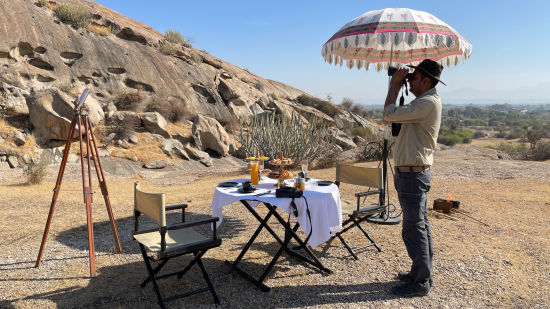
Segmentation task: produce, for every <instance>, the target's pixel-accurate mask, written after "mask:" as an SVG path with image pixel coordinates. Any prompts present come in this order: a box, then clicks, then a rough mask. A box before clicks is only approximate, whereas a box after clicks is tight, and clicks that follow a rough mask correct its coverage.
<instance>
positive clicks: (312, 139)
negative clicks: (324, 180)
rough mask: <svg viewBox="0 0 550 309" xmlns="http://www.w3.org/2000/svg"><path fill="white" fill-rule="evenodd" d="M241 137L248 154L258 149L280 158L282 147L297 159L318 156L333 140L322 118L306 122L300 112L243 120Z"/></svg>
mask: <svg viewBox="0 0 550 309" xmlns="http://www.w3.org/2000/svg"><path fill="white" fill-rule="evenodd" d="M239 139H240V142H241V143H242V145H243V146H244V148H245V149H246V155H247V156H254V154H255V151H256V150H259V152H260V153H261V154H262V155H265V156H269V157H270V158H277V157H278V156H279V153H280V152H281V151H282V152H283V154H284V156H285V157H288V158H292V159H293V160H294V162H300V161H301V160H303V159H309V160H314V159H317V158H319V156H320V155H321V154H322V153H323V150H324V149H325V148H324V145H325V144H326V143H330V142H331V137H330V136H329V135H328V127H327V126H326V125H323V124H322V122H321V121H320V120H319V119H312V120H310V121H309V122H308V123H304V122H303V121H302V120H301V119H300V117H299V116H297V115H293V116H292V117H291V118H283V117H279V116H277V115H272V114H268V115H267V116H265V117H254V118H252V120H250V122H249V123H242V124H241V129H240V134H239Z"/></svg>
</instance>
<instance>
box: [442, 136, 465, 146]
mask: <svg viewBox="0 0 550 309" xmlns="http://www.w3.org/2000/svg"><path fill="white" fill-rule="evenodd" d="M437 141H438V142H439V143H441V144H443V145H447V146H454V145H456V144H458V143H461V142H462V137H460V136H458V135H455V134H449V135H440V136H439V137H438V138H437Z"/></svg>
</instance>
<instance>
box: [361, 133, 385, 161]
mask: <svg viewBox="0 0 550 309" xmlns="http://www.w3.org/2000/svg"><path fill="white" fill-rule="evenodd" d="M389 149H391V147H390V146H388V151H389ZM383 156H384V138H383V137H382V136H379V137H377V136H374V137H373V140H372V141H371V142H369V143H368V144H367V145H365V148H363V151H362V152H360V153H358V154H357V158H356V159H357V160H358V161H372V160H382V158H383Z"/></svg>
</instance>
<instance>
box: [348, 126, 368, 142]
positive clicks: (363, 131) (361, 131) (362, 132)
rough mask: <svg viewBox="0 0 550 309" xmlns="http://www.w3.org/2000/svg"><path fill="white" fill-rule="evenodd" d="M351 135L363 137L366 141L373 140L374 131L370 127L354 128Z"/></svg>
mask: <svg viewBox="0 0 550 309" xmlns="http://www.w3.org/2000/svg"><path fill="white" fill-rule="evenodd" d="M351 134H353V135H355V136H361V137H362V138H364V139H366V140H370V139H372V130H371V128H369V127H354V128H353V129H351Z"/></svg>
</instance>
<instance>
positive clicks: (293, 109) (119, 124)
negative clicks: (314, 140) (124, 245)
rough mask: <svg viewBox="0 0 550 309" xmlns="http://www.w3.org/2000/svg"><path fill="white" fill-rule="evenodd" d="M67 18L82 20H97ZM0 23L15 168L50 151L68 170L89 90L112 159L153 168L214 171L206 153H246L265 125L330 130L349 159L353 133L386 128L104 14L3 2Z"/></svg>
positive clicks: (8, 137)
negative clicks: (327, 109) (238, 136)
mask: <svg viewBox="0 0 550 309" xmlns="http://www.w3.org/2000/svg"><path fill="white" fill-rule="evenodd" d="M61 9H66V10H65V11H67V10H68V11H69V13H74V12H73V11H77V12H78V11H79V10H80V12H83V14H84V15H85V17H86V20H84V21H82V22H79V21H78V20H74V19H71V18H74V17H69V18H67V17H65V16H64V15H63V14H62V13H63V11H62V10H61ZM0 23H1V27H0V36H1V37H2V40H1V41H0V66H1V67H0V113H1V114H2V120H3V121H2V123H0V137H1V138H2V139H3V143H2V145H1V146H0V159H2V160H3V161H4V162H7V161H8V160H7V159H8V158H10V157H11V160H9V163H6V164H9V165H10V166H12V167H13V166H17V165H18V164H24V163H28V162H30V161H31V160H33V158H35V159H36V158H38V157H40V156H42V155H43V153H44V151H46V152H49V153H51V154H54V155H53V156H50V157H52V158H54V159H57V160H58V159H59V149H57V148H56V147H60V146H62V145H63V143H62V142H58V141H63V140H64V139H66V137H67V135H68V129H69V123H70V120H71V119H72V117H73V111H72V107H73V105H72V102H73V101H74V99H75V98H76V97H77V96H78V95H79V94H80V93H81V92H82V91H83V90H84V89H85V88H88V89H90V94H91V95H90V96H89V98H88V100H87V108H88V113H89V115H90V119H91V120H92V123H93V124H94V125H95V126H96V128H100V129H101V130H100V131H101V134H102V136H101V139H100V140H101V142H102V145H104V146H105V147H104V150H105V151H103V152H102V154H104V155H113V156H119V157H124V158H128V159H132V160H134V161H140V162H142V163H145V164H150V163H152V162H155V161H158V160H164V159H165V157H166V156H171V157H172V158H174V159H176V158H177V159H184V160H200V161H201V162H203V164H205V165H209V162H210V159H209V154H208V153H206V152H204V151H205V150H208V151H210V152H212V151H213V152H215V153H217V154H218V155H220V156H228V155H230V154H233V153H235V152H236V151H237V149H238V146H239V145H238V143H236V141H235V139H234V137H233V135H232V134H231V133H234V132H233V131H232V130H234V129H235V124H238V123H239V121H242V120H245V119H249V118H250V117H255V116H256V115H258V114H264V113H275V114H279V115H281V116H283V117H291V116H292V115H293V114H294V115H298V116H299V117H301V118H302V119H303V120H304V121H307V120H306V119H310V118H311V117H313V116H315V117H318V118H321V119H323V120H324V121H325V123H327V124H329V125H331V126H334V128H332V129H331V134H332V135H334V136H335V140H336V143H337V144H338V145H340V146H341V147H343V148H344V149H349V148H353V147H355V143H354V142H353V141H352V140H351V138H350V136H349V134H350V132H351V129H352V128H353V127H357V126H370V127H372V128H375V129H376V128H377V126H376V125H375V124H373V123H371V122H370V121H368V120H367V119H364V118H362V117H361V116H359V115H357V114H354V113H351V112H348V111H344V110H341V111H339V112H337V113H336V114H334V115H332V116H329V115H327V114H325V113H323V112H322V111H320V110H317V109H315V108H312V107H309V106H303V105H301V104H299V103H297V101H296V97H297V96H299V95H303V94H305V93H304V92H303V91H301V90H298V89H296V88H293V87H291V86H288V85H285V84H283V83H281V82H277V81H273V80H268V79H264V78H262V77H260V76H257V75H255V74H253V73H251V72H249V71H247V70H245V69H242V68H239V67H237V66H234V65H232V64H230V63H228V62H225V61H223V60H221V59H219V58H216V57H215V56H212V55H210V54H208V53H207V52H206V51H201V50H197V49H195V48H193V47H192V46H191V45H190V44H188V43H187V42H185V41H182V42H173V41H170V40H169V38H167V37H166V36H165V35H164V34H161V33H159V32H157V31H155V30H154V29H152V28H151V27H149V26H147V25H145V24H142V23H140V22H138V21H135V20H132V19H130V18H127V17H125V16H122V15H121V14H119V13H117V12H115V11H113V10H110V9H108V8H106V7H104V6H101V5H99V4H97V3H94V2H88V1H80V0H74V1H45V0H4V1H1V2H0ZM228 132H229V133H228ZM147 147H149V148H147ZM145 152H147V153H148V154H150V155H149V156H144V155H143V154H144V153H145ZM56 153H57V154H58V155H57V156H56V155H55V154H56ZM155 164H157V165H158V164H159V162H156V163H155ZM155 164H153V165H155ZM162 165H163V163H162V162H161V163H160V166H162Z"/></svg>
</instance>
